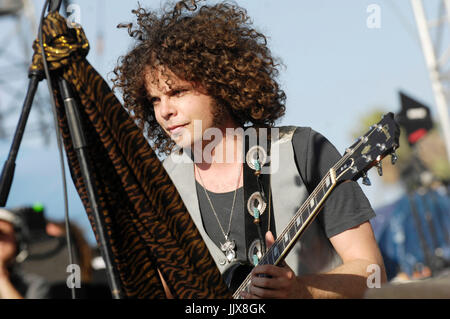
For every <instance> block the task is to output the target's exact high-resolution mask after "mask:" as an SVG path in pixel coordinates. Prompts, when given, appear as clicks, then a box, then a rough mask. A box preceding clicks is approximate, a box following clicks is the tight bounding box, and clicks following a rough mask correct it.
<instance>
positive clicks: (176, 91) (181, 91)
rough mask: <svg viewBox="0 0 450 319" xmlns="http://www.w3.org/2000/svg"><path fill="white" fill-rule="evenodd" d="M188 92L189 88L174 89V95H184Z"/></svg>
mask: <svg viewBox="0 0 450 319" xmlns="http://www.w3.org/2000/svg"><path fill="white" fill-rule="evenodd" d="M186 92H187V89H180V90H175V91H173V95H174V96H181V95H183V94H184V93H186Z"/></svg>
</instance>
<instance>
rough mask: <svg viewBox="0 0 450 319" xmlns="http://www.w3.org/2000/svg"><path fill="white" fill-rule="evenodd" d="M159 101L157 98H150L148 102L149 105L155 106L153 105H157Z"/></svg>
mask: <svg viewBox="0 0 450 319" xmlns="http://www.w3.org/2000/svg"><path fill="white" fill-rule="evenodd" d="M159 101H160V99H159V98H157V97H154V98H152V99H151V100H150V103H151V104H153V105H155V104H158V103H159Z"/></svg>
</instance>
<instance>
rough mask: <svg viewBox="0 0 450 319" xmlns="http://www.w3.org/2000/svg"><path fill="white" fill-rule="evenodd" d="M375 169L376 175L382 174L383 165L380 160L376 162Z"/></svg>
mask: <svg viewBox="0 0 450 319" xmlns="http://www.w3.org/2000/svg"><path fill="white" fill-rule="evenodd" d="M377 171H378V175H380V176H383V166H382V164H381V161H380V162H378V164H377Z"/></svg>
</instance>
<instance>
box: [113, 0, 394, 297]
mask: <svg viewBox="0 0 450 319" xmlns="http://www.w3.org/2000/svg"><path fill="white" fill-rule="evenodd" d="M198 2H200V1H195V0H191V1H180V2H178V3H176V4H175V5H174V6H173V7H169V6H167V7H166V9H165V10H163V11H162V12H161V13H160V14H158V13H156V12H152V11H148V10H145V9H143V8H141V7H140V8H138V9H137V10H135V11H134V13H135V14H136V17H137V27H135V28H134V26H133V24H128V25H125V27H128V32H129V34H130V36H132V37H133V38H134V39H135V41H136V45H135V47H134V48H133V49H132V50H131V51H130V52H129V53H128V54H127V55H125V56H124V57H122V58H121V59H120V60H119V65H118V66H117V67H116V69H115V71H114V73H115V75H116V77H115V79H113V81H114V87H115V88H118V89H119V90H121V91H122V93H123V98H124V104H125V107H126V108H127V109H128V111H129V112H130V114H131V116H133V117H134V118H135V119H136V122H137V123H138V125H140V127H141V128H142V129H143V131H144V133H145V134H146V136H147V137H148V138H149V140H150V141H151V143H152V145H153V146H154V148H155V149H156V150H157V151H159V153H160V154H163V155H169V156H167V157H166V159H165V160H164V167H165V169H166V170H167V172H168V174H169V175H170V177H171V179H172V181H173V182H174V184H175V186H176V187H177V190H178V191H179V192H180V195H181V197H182V199H183V201H184V203H185V205H186V207H187V208H188V210H189V213H190V214H191V216H192V218H193V220H194V222H195V224H196V226H197V228H198V229H199V231H200V233H201V235H202V237H203V239H204V240H205V243H206V244H207V247H208V249H209V250H210V252H211V254H212V256H213V258H214V260H215V262H216V265H217V266H218V268H219V270H220V271H221V272H222V273H223V274H224V276H225V274H228V273H230V271H229V270H230V269H234V268H233V267H232V265H235V264H236V262H237V263H241V264H243V263H248V264H253V265H257V264H258V261H259V260H260V259H261V256H262V255H263V254H264V252H265V245H266V244H267V246H270V245H272V244H273V242H274V234H276V233H281V231H282V230H283V226H285V225H286V224H287V223H288V221H289V219H290V218H291V217H292V216H293V214H294V213H295V212H296V211H297V209H298V207H299V206H300V205H301V204H302V202H303V201H304V200H305V199H306V197H307V196H308V194H309V193H311V192H312V191H313V190H314V188H315V187H316V186H317V184H318V183H319V182H320V181H321V179H322V178H323V176H325V174H326V173H327V172H328V170H329V168H330V167H332V166H333V165H334V164H335V163H336V162H337V161H338V160H339V158H340V155H339V153H338V152H337V151H336V149H335V148H334V147H333V146H332V145H331V144H330V143H329V142H328V141H327V140H326V139H325V138H324V137H323V136H322V135H320V134H319V133H317V132H315V131H313V130H312V129H310V128H307V127H276V126H275V122H276V121H277V120H279V119H280V118H281V117H282V116H283V115H284V113H285V94H284V92H283V90H282V89H281V88H280V86H279V85H278V83H277V81H276V77H277V75H278V69H277V68H278V64H277V62H276V61H275V59H274V58H273V57H272V56H271V52H270V50H269V48H268V47H267V41H266V38H265V36H264V35H263V34H261V33H259V32H257V31H256V30H255V29H254V27H253V26H252V24H251V22H250V19H249V17H248V15H247V13H246V11H245V10H244V9H242V8H240V7H238V6H237V5H235V4H230V3H219V4H215V5H206V4H205V5H202V6H200V5H199V4H198ZM122 26H124V25H122ZM249 128H252V129H255V130H256V132H258V134H259V133H260V132H264V130H265V132H269V133H268V134H267V136H268V137H267V138H266V140H264V138H263V139H262V140H258V141H259V142H258V143H261V144H264V143H266V142H267V141H268V140H269V141H270V143H269V142H268V143H269V144H270V145H269V147H267V148H266V149H265V150H266V151H267V154H271V155H273V156H272V158H278V162H276V161H275V160H274V161H272V162H271V163H270V165H271V166H272V170H270V172H271V173H270V174H262V175H264V176H262V175H260V174H261V172H262V168H263V167H265V166H267V164H268V162H264V161H263V160H262V158H260V153H258V152H259V151H258V152H256V154H257V155H255V156H254V157H251V159H250V161H249V160H248V154H249V153H248V152H249V151H250V150H251V149H252V148H251V146H252V145H247V142H246V140H245V134H238V133H236V132H244V133H245V132H247V130H249ZM258 136H261V135H258ZM212 137H215V139H214V141H213V142H211V141H210V140H211V138H212ZM263 150H264V148H263ZM253 154H254V153H253ZM261 154H264V153H261ZM181 158H182V159H183V160H180V159H181ZM255 158H256V162H254V163H251V161H252V160H253V159H255ZM260 160H262V161H261V162H260ZM247 164H248V165H247ZM275 164H276V165H275ZM270 165H269V166H270ZM249 167H250V168H249ZM249 171H250V173H248V172H249ZM255 172H256V174H254V173H255ZM260 176H262V177H261V178H260ZM255 181H256V182H255ZM252 187H253V189H252ZM255 189H257V190H259V192H253V190H255ZM255 193H256V194H257V195H256V197H252V196H253V195H252V194H255ZM253 203H254V204H253ZM252 205H253V206H252ZM249 208H251V209H249ZM255 209H256V211H255ZM264 211H267V213H264ZM373 216H374V212H373V210H372V208H371V207H370V204H369V202H368V200H367V198H366V197H365V196H364V194H363V193H362V191H361V189H360V187H359V186H358V184H357V183H355V182H348V183H343V184H341V185H339V186H338V187H336V189H335V190H334V191H333V193H332V194H331V196H330V198H329V199H328V200H327V201H326V203H325V206H324V208H323V210H322V211H321V212H320V214H319V215H318V218H317V219H316V220H315V221H314V222H313V223H312V224H311V226H310V227H309V228H308V230H307V231H306V232H305V234H304V235H303V236H302V238H301V239H300V244H299V245H298V246H296V248H295V249H294V251H292V252H291V254H290V255H289V257H288V258H287V259H286V261H287V263H283V264H282V265H279V266H274V265H270V264H264V265H257V266H256V267H254V268H253V270H252V277H251V284H250V286H249V289H248V291H247V292H243V293H242V295H241V296H242V297H243V298H311V297H312V298H343V297H353V298H355V297H362V296H363V294H364V292H365V290H366V289H367V278H368V276H369V275H371V272H369V271H368V269H372V268H370V267H369V266H370V265H373V264H375V265H378V269H380V273H379V275H380V280H381V282H383V281H385V272H384V265H383V260H382V257H381V254H380V252H379V249H378V246H377V243H376V241H375V238H374V236H373V232H372V228H371V226H370V223H369V219H370V218H372V217H373ZM249 218H250V220H253V221H254V223H252V222H248V220H249ZM252 224H253V225H252ZM254 225H256V226H254ZM258 227H259V228H258ZM264 241H265V242H264ZM162 279H163V278H162ZM163 282H164V280H163ZM166 293H167V295H168V296H170V287H167V285H166Z"/></svg>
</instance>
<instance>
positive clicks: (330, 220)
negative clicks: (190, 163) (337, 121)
mask: <svg viewBox="0 0 450 319" xmlns="http://www.w3.org/2000/svg"><path fill="white" fill-rule="evenodd" d="M292 145H293V149H294V154H295V161H296V164H297V168H298V171H299V173H300V176H301V177H302V180H303V182H304V183H305V185H306V187H307V189H308V191H309V192H312V191H313V190H314V188H315V187H316V185H317V184H318V183H319V182H320V181H321V180H322V177H323V176H324V175H325V174H326V173H327V172H328V171H329V169H330V168H331V167H332V166H333V165H334V164H336V162H337V161H338V160H339V159H340V158H341V155H340V154H339V152H338V151H337V150H336V148H335V147H334V146H333V145H332V144H331V143H330V142H329V141H328V140H327V139H326V138H325V137H324V136H322V135H321V134H320V133H317V132H315V131H314V130H312V129H311V128H307V127H298V128H297V129H296V131H295V133H294V135H293V137H292ZM196 187H197V196H198V200H199V207H200V212H201V215H202V220H203V225H204V228H205V230H206V232H207V233H208V235H209V237H210V238H211V239H212V240H213V242H214V243H215V244H216V245H217V246H218V247H220V244H221V243H223V242H224V241H225V239H224V235H223V232H222V230H221V229H220V226H219V224H218V222H217V219H216V217H215V215H214V212H213V211H212V209H211V205H210V203H209V201H208V199H207V197H206V195H205V190H204V188H203V187H202V186H201V185H200V184H199V183H198V182H196ZM208 195H209V197H210V199H211V201H212V204H213V205H214V209H215V211H216V213H217V217H218V219H219V221H220V223H221V225H222V228H223V230H224V231H225V232H227V229H228V225H229V221H230V211H231V206H232V202H233V196H234V191H231V192H227V193H213V192H209V191H208ZM244 214H245V211H244V194H243V189H242V188H239V189H238V190H237V193H236V203H235V207H234V212H233V217H232V220H231V232H230V237H231V238H232V239H233V240H235V242H236V248H237V251H236V254H237V259H238V260H239V261H248V259H247V258H246V256H245V229H244V225H245V222H244ZM274 216H275V218H277V212H274ZM374 216H375V213H374V211H373V209H372V207H371V205H370V203H369V201H368V200H367V198H366V196H365V195H364V193H363V192H362V190H361V188H360V186H359V185H358V184H357V183H356V182H348V183H342V184H340V185H339V186H337V187H336V188H335V189H334V190H333V192H331V194H330V196H329V197H328V199H327V200H326V201H325V204H324V207H323V209H322V211H321V212H320V213H319V215H318V217H317V219H318V221H319V224H320V225H321V227H322V228H323V230H324V234H325V235H326V236H327V237H328V238H330V237H333V236H334V235H336V234H339V233H341V232H343V231H345V230H347V229H350V228H352V227H355V226H357V225H360V224H361V223H363V222H365V221H368V220H369V219H370V218H372V217H374ZM281 231H282V229H277V233H281Z"/></svg>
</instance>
